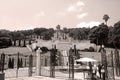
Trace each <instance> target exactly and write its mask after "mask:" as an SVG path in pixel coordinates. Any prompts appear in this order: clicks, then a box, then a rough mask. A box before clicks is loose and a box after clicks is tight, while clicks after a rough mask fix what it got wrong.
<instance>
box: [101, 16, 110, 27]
mask: <svg viewBox="0 0 120 80" xmlns="http://www.w3.org/2000/svg"><path fill="white" fill-rule="evenodd" d="M108 19H110V17H109V16H108V15H107V14H105V15H104V16H103V20H105V23H106V25H107V21H108Z"/></svg>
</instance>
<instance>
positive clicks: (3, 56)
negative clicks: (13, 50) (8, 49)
mask: <svg viewBox="0 0 120 80" xmlns="http://www.w3.org/2000/svg"><path fill="white" fill-rule="evenodd" d="M1 61H2V73H3V72H4V64H5V54H4V52H3V53H2V54H1Z"/></svg>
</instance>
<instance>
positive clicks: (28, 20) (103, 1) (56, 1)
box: [0, 0, 120, 31]
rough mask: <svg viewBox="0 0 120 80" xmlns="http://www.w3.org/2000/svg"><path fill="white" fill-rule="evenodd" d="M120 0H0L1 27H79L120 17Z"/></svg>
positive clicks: (10, 28) (17, 28) (9, 28)
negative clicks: (106, 16) (107, 16)
mask: <svg viewBox="0 0 120 80" xmlns="http://www.w3.org/2000/svg"><path fill="white" fill-rule="evenodd" d="M119 3H120V0H0V29H7V30H12V31H13V30H26V29H33V28H36V27H45V28H55V27H56V26H57V25H58V24H59V25H61V27H62V28H63V27H68V28H76V27H77V28H78V27H92V26H95V25H99V24H100V23H103V22H104V21H103V19H102V18H103V15H104V14H108V15H109V17H110V19H109V20H108V25H109V26H113V25H114V23H116V22H118V21H119V20H120V9H119Z"/></svg>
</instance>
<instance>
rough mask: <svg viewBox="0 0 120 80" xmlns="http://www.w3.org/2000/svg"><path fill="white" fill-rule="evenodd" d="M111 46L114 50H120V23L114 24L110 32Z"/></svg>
mask: <svg viewBox="0 0 120 80" xmlns="http://www.w3.org/2000/svg"><path fill="white" fill-rule="evenodd" d="M108 42H109V44H110V45H111V46H112V47H114V48H120V21H119V22H117V23H115V24H114V27H112V28H111V32H109V40H108Z"/></svg>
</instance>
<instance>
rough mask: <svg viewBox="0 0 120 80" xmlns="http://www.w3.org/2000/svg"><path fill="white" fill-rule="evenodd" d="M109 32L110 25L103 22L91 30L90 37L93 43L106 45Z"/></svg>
mask: <svg viewBox="0 0 120 80" xmlns="http://www.w3.org/2000/svg"><path fill="white" fill-rule="evenodd" d="M108 33H109V28H108V26H107V25H105V24H104V23H102V24H100V25H99V26H95V27H93V28H92V29H91V30H90V33H89V39H90V41H91V43H95V44H96V45H106V44H107V43H106V42H107V38H108Z"/></svg>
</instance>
